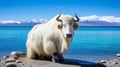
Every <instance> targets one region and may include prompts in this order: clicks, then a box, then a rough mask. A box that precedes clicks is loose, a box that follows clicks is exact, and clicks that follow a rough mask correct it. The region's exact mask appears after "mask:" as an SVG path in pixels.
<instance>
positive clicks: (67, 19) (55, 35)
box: [26, 14, 79, 62]
mask: <svg viewBox="0 0 120 67" xmlns="http://www.w3.org/2000/svg"><path fill="white" fill-rule="evenodd" d="M75 17H76V19H74V18H73V17H72V16H70V15H63V14H60V15H57V16H55V17H54V18H53V19H51V20H50V21H48V22H47V23H44V24H38V25H35V26H34V27H33V28H32V30H31V31H30V32H29V34H28V38H27V42H26V47H27V58H30V59H33V58H35V57H36V56H37V57H39V58H42V57H51V59H52V61H54V62H57V61H58V62H60V61H63V60H64V59H63V57H62V53H63V52H66V51H68V48H69V44H70V42H71V40H72V38H73V35H74V30H75V29H77V28H78V25H77V24H76V23H75V22H78V21H79V18H78V17H77V15H75ZM56 57H57V58H58V59H56Z"/></svg>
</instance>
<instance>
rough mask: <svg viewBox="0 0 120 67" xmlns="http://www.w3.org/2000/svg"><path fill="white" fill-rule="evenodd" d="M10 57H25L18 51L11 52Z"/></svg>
mask: <svg viewBox="0 0 120 67" xmlns="http://www.w3.org/2000/svg"><path fill="white" fill-rule="evenodd" d="M11 56H17V57H21V56H25V53H23V52H20V51H13V52H11Z"/></svg>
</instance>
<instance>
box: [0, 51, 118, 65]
mask: <svg viewBox="0 0 120 67" xmlns="http://www.w3.org/2000/svg"><path fill="white" fill-rule="evenodd" d="M83 62H84V63H83ZM0 67H120V54H117V55H116V57H114V58H111V59H107V60H99V61H97V62H96V63H88V61H80V60H74V59H65V62H64V63H54V62H51V61H47V60H33V59H27V58H26V57H25V53H23V52H12V53H11V55H10V56H3V57H1V58H0Z"/></svg>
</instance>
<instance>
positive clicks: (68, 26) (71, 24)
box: [56, 14, 79, 39]
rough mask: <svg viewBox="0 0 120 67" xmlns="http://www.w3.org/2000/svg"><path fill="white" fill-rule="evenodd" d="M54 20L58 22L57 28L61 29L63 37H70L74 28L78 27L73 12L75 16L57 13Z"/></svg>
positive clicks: (77, 19) (76, 18)
mask: <svg viewBox="0 0 120 67" xmlns="http://www.w3.org/2000/svg"><path fill="white" fill-rule="evenodd" d="M56 20H57V21H58V22H59V23H60V24H58V29H60V30H61V31H62V34H63V36H64V38H66V39H71V38H72V37H73V35H74V30H76V29H77V28H78V24H77V23H75V22H78V21H79V18H78V17H77V15H76V14H75V18H73V17H72V16H70V15H61V14H59V15H58V16H57V17H56Z"/></svg>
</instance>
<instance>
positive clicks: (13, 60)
mask: <svg viewBox="0 0 120 67" xmlns="http://www.w3.org/2000/svg"><path fill="white" fill-rule="evenodd" d="M5 62H15V58H8V59H6V60H5Z"/></svg>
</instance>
